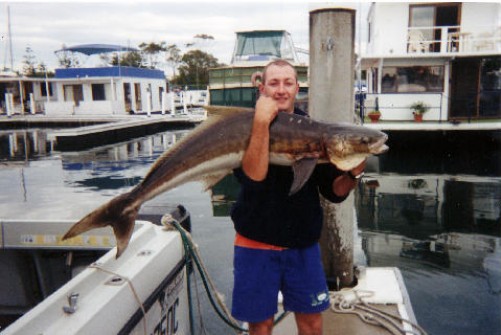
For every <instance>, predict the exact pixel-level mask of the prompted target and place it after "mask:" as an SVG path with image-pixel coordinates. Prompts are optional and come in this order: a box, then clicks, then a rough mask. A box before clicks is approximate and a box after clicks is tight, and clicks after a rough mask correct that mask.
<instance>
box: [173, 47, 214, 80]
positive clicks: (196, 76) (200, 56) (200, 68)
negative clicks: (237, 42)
mask: <svg viewBox="0 0 501 335" xmlns="http://www.w3.org/2000/svg"><path fill="white" fill-rule="evenodd" d="M181 62H182V65H181V66H180V67H179V75H178V76H177V77H176V78H175V79H174V80H172V82H173V83H175V84H178V85H194V84H195V85H196V86H197V87H200V86H206V85H207V84H208V83H209V68H212V67H218V66H221V64H219V62H218V60H217V58H215V57H214V56H213V55H211V54H208V53H206V52H203V51H201V50H192V51H189V52H187V53H185V54H184V55H183V57H182V58H181Z"/></svg>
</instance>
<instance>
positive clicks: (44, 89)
mask: <svg viewBox="0 0 501 335" xmlns="http://www.w3.org/2000/svg"><path fill="white" fill-rule="evenodd" d="M47 86H49V96H53V95H54V94H53V93H52V83H48V85H47ZM47 86H46V85H45V83H41V84H40V95H41V96H42V97H46V96H47Z"/></svg>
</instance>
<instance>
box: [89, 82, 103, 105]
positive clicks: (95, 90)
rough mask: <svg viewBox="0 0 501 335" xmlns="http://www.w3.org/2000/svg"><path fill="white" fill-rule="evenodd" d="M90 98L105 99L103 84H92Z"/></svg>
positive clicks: (95, 99)
mask: <svg viewBox="0 0 501 335" xmlns="http://www.w3.org/2000/svg"><path fill="white" fill-rule="evenodd" d="M92 100H94V101H99V100H106V94H105V91H104V84H92Z"/></svg>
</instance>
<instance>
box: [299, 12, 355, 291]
mask: <svg viewBox="0 0 501 335" xmlns="http://www.w3.org/2000/svg"><path fill="white" fill-rule="evenodd" d="M354 37H355V10H353V9H345V8H326V9H318V10H314V11H311V12H310V89H309V106H308V110H309V113H310V115H311V116H312V118H314V119H316V120H321V121H328V122H349V123H353V122H354V94H353V83H354V68H355V51H354V40H355V38H354ZM322 206H323V208H324V228H323V231H322V237H321V239H320V245H321V249H322V260H323V264H324V269H325V273H326V275H327V281H328V284H329V288H330V289H339V288H342V287H349V286H352V285H353V281H354V274H353V237H354V197H353V195H350V196H349V197H348V198H347V199H346V200H345V201H344V202H342V203H341V204H332V203H330V202H328V201H327V200H325V199H322Z"/></svg>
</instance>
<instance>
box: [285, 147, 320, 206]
mask: <svg viewBox="0 0 501 335" xmlns="http://www.w3.org/2000/svg"><path fill="white" fill-rule="evenodd" d="M317 162H318V158H312V157H305V158H301V159H300V160H298V161H295V162H294V164H292V171H293V172H294V180H293V181H292V186H291V189H290V191H289V196H291V195H294V194H295V193H297V192H298V191H299V190H300V189H301V188H302V187H303V186H304V184H305V183H306V181H307V180H308V179H309V178H310V176H311V174H312V173H313V170H314V169H315V166H316V165H317Z"/></svg>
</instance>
